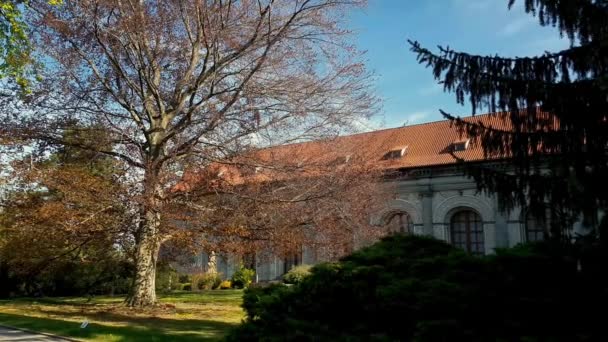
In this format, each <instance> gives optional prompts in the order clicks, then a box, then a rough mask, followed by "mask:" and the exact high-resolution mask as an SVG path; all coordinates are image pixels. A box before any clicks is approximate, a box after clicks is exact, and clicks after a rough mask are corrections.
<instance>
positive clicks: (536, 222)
mask: <svg viewBox="0 0 608 342" xmlns="http://www.w3.org/2000/svg"><path fill="white" fill-rule="evenodd" d="M546 223H547V221H543V220H542V219H541V218H538V217H536V216H534V215H533V214H532V213H531V212H527V213H526V222H525V235H526V236H525V238H526V242H536V241H542V240H544V239H545V231H546Z"/></svg>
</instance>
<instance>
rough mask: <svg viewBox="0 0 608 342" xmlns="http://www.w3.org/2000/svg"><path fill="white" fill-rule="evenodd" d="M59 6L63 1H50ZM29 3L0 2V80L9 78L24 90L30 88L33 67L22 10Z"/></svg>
mask: <svg viewBox="0 0 608 342" xmlns="http://www.w3.org/2000/svg"><path fill="white" fill-rule="evenodd" d="M48 3H49V4H51V5H59V4H60V3H61V0H49V1H48ZM27 6H28V1H23V0H8V1H7V0H0V78H4V77H9V78H10V79H11V80H14V81H15V82H16V83H17V84H18V85H19V86H20V87H21V88H22V89H23V88H27V87H28V86H29V83H30V80H29V77H30V76H32V75H31V73H32V70H31V69H30V67H31V66H32V65H33V59H32V51H33V49H32V46H31V44H30V43H31V42H30V40H29V36H28V27H27V25H26V23H25V22H24V20H23V13H22V10H23V9H24V8H27Z"/></svg>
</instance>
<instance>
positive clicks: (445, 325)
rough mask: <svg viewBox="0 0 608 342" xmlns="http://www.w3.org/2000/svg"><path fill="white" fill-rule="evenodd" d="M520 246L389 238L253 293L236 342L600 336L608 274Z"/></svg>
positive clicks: (248, 296) (551, 250)
mask: <svg viewBox="0 0 608 342" xmlns="http://www.w3.org/2000/svg"><path fill="white" fill-rule="evenodd" d="M556 250H560V247H551V248H545V247H543V246H532V247H530V246H528V247H525V246H524V247H519V248H517V249H512V250H500V251H498V253H497V254H496V255H493V256H487V257H475V256H471V255H468V254H466V253H464V252H463V251H461V250H457V249H455V248H453V247H452V246H450V245H448V244H446V243H444V242H441V241H438V240H435V239H431V238H426V237H419V236H407V237H403V236H391V237H388V238H385V239H383V240H382V241H381V242H379V243H377V244H375V245H373V246H370V247H368V248H365V249H363V250H360V251H358V252H356V253H354V254H353V255H351V256H349V257H346V258H344V259H343V260H341V261H340V262H338V263H326V264H321V265H317V266H315V267H313V268H312V270H311V275H310V276H309V277H306V278H304V279H303V280H302V282H300V283H299V284H296V285H293V286H290V287H287V286H282V285H277V286H270V287H268V288H249V289H247V290H246V291H245V294H244V302H243V308H244V309H245V311H246V313H247V318H246V321H245V322H244V324H242V325H241V326H240V327H239V328H237V329H236V330H235V331H233V332H232V333H231V334H230V335H229V336H228V340H229V341H258V340H268V341H274V340H276V341H278V340H281V341H296V340H297V341H335V340H340V341H367V340H376V341H564V342H565V341H600V340H607V339H606V337H607V336H606V334H607V333H606V332H605V331H604V329H603V326H604V323H603V321H602V318H601V317H602V316H601V315H597V314H596V313H595V312H596V311H597V310H600V309H602V308H604V307H605V305H606V304H608V300H607V299H608V295H607V293H608V291H607V289H608V286H606V281H605V280H604V279H601V280H600V279H598V278H593V279H592V278H589V276H581V273H580V271H577V264H576V262H573V260H574V259H573V258H572V257H571V256H570V251H568V250H563V249H562V252H561V253H556V252H555V251H556Z"/></svg>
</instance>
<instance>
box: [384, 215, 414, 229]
mask: <svg viewBox="0 0 608 342" xmlns="http://www.w3.org/2000/svg"><path fill="white" fill-rule="evenodd" d="M386 227H387V228H388V231H389V232H391V233H393V234H397V233H400V234H408V233H410V232H411V231H412V220H411V219H410V215H408V214H407V213H404V212H398V213H394V214H392V215H391V216H390V217H389V218H388V220H387V221H386Z"/></svg>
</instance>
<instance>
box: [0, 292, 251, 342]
mask: <svg viewBox="0 0 608 342" xmlns="http://www.w3.org/2000/svg"><path fill="white" fill-rule="evenodd" d="M242 295H243V292H242V291H241V290H215V291H203V292H199V293H196V292H184V293H174V294H169V295H164V296H160V302H161V305H159V306H158V307H157V308H154V309H145V310H134V309H128V308H126V307H124V306H123V305H122V301H123V298H121V297H95V298H93V299H92V300H91V301H88V300H87V298H82V297H70V298H20V299H12V300H0V325H2V324H4V325H9V326H13V327H19V328H25V329H30V330H35V331H41V332H47V333H53V334H57V335H60V336H66V337H72V338H74V339H78V340H83V341H193V340H202V341H213V340H218V339H221V338H222V337H223V336H224V334H226V332H227V331H228V330H229V329H230V328H232V327H234V326H236V325H237V324H239V323H240V321H241V319H242V318H243V317H244V312H243V310H242V309H241V307H240V304H241V302H242ZM85 319H87V320H88V321H89V326H88V327H86V328H85V329H81V328H80V324H81V323H82V322H83V321H84V320H85Z"/></svg>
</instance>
